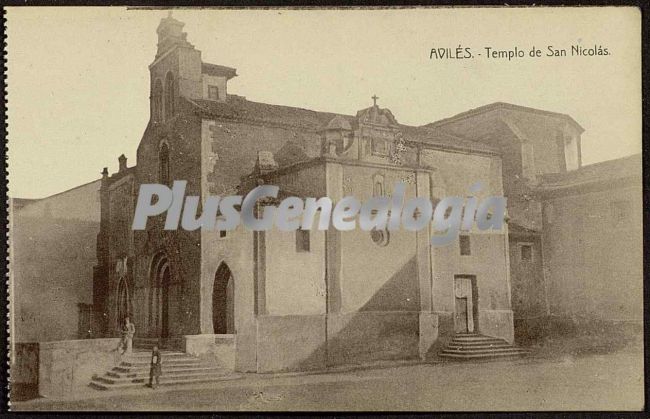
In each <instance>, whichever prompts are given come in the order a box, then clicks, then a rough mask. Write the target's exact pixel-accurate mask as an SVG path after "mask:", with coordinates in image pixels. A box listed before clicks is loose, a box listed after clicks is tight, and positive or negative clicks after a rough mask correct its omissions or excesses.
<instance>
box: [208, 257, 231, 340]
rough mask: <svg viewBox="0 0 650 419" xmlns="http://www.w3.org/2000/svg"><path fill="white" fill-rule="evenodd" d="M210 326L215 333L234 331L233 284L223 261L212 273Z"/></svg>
mask: <svg viewBox="0 0 650 419" xmlns="http://www.w3.org/2000/svg"><path fill="white" fill-rule="evenodd" d="M212 326H213V328H214V333H215V334H233V333H235V284H234V281H233V277H232V272H230V268H228V265H226V264H225V263H221V265H219V268H217V273H216V274H215V275H214V286H213V288H212Z"/></svg>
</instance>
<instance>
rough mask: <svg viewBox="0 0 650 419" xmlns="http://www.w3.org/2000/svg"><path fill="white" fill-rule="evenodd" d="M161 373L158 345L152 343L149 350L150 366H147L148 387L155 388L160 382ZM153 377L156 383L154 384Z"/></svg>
mask: <svg viewBox="0 0 650 419" xmlns="http://www.w3.org/2000/svg"><path fill="white" fill-rule="evenodd" d="M161 375H162V357H161V356H160V351H159V350H158V346H157V345H154V347H153V349H152V350H151V367H150V368H149V387H151V388H154V389H155V388H156V387H158V385H159V384H160V376H161ZM154 379H155V381H156V384H154Z"/></svg>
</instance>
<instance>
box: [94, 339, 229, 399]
mask: <svg viewBox="0 0 650 419" xmlns="http://www.w3.org/2000/svg"><path fill="white" fill-rule="evenodd" d="M160 355H161V357H162V375H161V376H160V385H161V386H164V385H174V384H196V383H206V382H213V381H222V380H225V379H231V378H236V377H237V376H235V375H233V372H232V370H231V369H229V368H225V367H223V366H221V365H219V364H218V363H217V362H215V361H210V360H207V359H201V358H197V357H194V356H191V355H188V354H186V353H184V352H178V351H169V350H161V352H160ZM150 362H151V352H150V351H144V350H143V351H139V350H137V349H136V350H134V351H133V353H131V354H129V355H123V356H122V360H121V362H120V364H119V365H118V366H116V367H113V369H111V370H110V371H107V372H106V373H105V374H104V375H101V376H100V375H94V376H93V378H92V380H91V382H90V387H92V388H95V389H97V390H117V389H131V388H139V387H144V386H145V385H148V384H149V366H150Z"/></svg>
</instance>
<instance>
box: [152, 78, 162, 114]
mask: <svg viewBox="0 0 650 419" xmlns="http://www.w3.org/2000/svg"><path fill="white" fill-rule="evenodd" d="M151 114H152V118H153V121H154V122H161V121H162V116H163V87H162V82H161V81H160V79H156V81H155V82H154V84H153V91H152V93H151Z"/></svg>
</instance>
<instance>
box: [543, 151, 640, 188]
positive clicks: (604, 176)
mask: <svg viewBox="0 0 650 419" xmlns="http://www.w3.org/2000/svg"><path fill="white" fill-rule="evenodd" d="M637 176H638V177H639V178H640V177H641V154H633V155H631V156H627V157H622V158H620V159H615V160H607V161H603V162H600V163H595V164H590V165H587V166H583V167H581V168H580V169H578V170H572V171H569V172H566V173H550V174H545V175H542V178H541V184H540V187H541V188H542V189H552V188H558V187H565V186H575V185H581V184H588V183H594V182H598V181H603V180H616V179H623V178H628V177H637Z"/></svg>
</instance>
